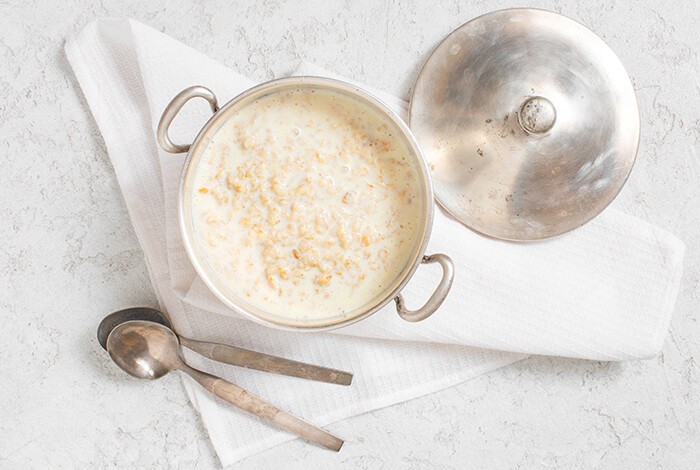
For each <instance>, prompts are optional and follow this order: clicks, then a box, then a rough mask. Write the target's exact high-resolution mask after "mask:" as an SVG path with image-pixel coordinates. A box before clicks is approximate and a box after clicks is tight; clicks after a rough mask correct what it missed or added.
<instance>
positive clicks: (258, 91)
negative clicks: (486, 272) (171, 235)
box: [157, 77, 454, 331]
mask: <svg viewBox="0 0 700 470" xmlns="http://www.w3.org/2000/svg"><path fill="white" fill-rule="evenodd" d="M300 88H303V89H316V90H330V91H332V92H335V93H339V94H341V95H346V96H349V97H351V98H354V99H356V100H359V101H360V102H362V103H364V104H365V105H367V106H368V107H369V108H370V109H373V110H375V111H376V112H377V113H378V114H381V115H384V116H386V117H388V119H389V120H390V121H391V122H392V123H393V124H395V126H396V129H397V131H398V134H399V135H397V137H396V138H397V139H402V140H403V142H404V143H405V144H406V147H407V148H408V149H409V150H410V153H411V155H410V157H411V158H412V159H413V161H414V165H415V168H416V170H417V173H418V175H419V177H418V179H419V180H420V181H416V185H415V187H416V188H420V197H421V198H422V199H423V200H422V203H423V207H424V210H423V214H422V220H421V231H422V241H421V243H419V244H418V246H417V247H416V248H415V249H414V252H413V253H412V255H411V258H410V259H411V262H409V263H407V265H406V267H405V268H404V269H403V271H402V272H401V273H400V274H399V275H398V276H397V278H396V279H395V280H394V282H393V283H392V284H391V285H389V286H388V287H387V289H386V290H385V292H384V293H383V294H382V295H381V296H378V297H377V299H375V301H374V302H372V303H371V304H369V306H368V307H367V308H362V309H361V311H357V312H352V313H351V314H349V315H347V316H344V317H342V318H339V319H338V320H336V321H334V320H324V321H323V322H316V323H313V322H309V321H306V322H301V321H293V320H289V319H283V318H280V317H275V316H273V315H271V314H269V313H267V312H265V311H263V310H261V309H259V308H257V307H255V306H252V305H250V304H248V303H246V302H244V301H243V300H242V299H240V298H239V297H238V296H237V295H236V294H235V293H234V292H232V291H231V290H230V289H229V288H228V287H227V286H226V285H225V283H224V282H223V281H222V280H221V279H220V277H219V276H218V274H217V273H216V272H215V270H214V269H212V268H211V267H210V266H209V264H208V263H207V261H206V258H205V257H204V254H203V253H202V252H201V251H200V248H199V246H198V245H197V243H196V239H195V236H194V226H193V220H192V206H191V201H192V193H193V190H194V187H193V186H194V183H193V178H194V174H195V171H194V170H195V168H196V167H197V165H199V164H200V162H201V161H204V159H203V156H204V155H206V151H205V150H203V149H205V148H206V146H205V145H203V142H205V141H206V139H207V137H208V136H209V135H211V133H212V132H213V131H214V130H216V129H217V128H218V127H219V126H220V125H221V124H222V123H223V122H224V121H225V120H227V119H229V118H230V117H231V116H233V115H235V114H236V112H237V111H238V110H240V109H241V108H243V107H244V106H246V105H247V104H249V103H251V102H253V101H255V100H257V99H258V98H260V97H262V96H265V95H268V94H271V93H276V92H280V91H283V90H289V89H300ZM192 98H204V99H205V100H207V101H208V102H209V104H210V106H211V110H212V112H213V113H214V114H213V116H212V117H211V119H209V121H208V122H207V123H206V124H205V125H204V127H203V128H202V129H201V130H200V132H199V134H198V135H197V137H196V138H195V140H194V142H193V143H192V144H191V145H176V144H174V143H173V142H172V141H171V140H170V138H169V137H168V129H169V127H170V124H171V123H172V121H173V119H174V118H175V116H177V114H178V112H179V111H180V110H181V109H182V107H183V106H184V105H185V103H187V102H188V101H189V100H191V99H192ZM157 134H158V143H159V144H160V146H161V147H162V148H163V150H165V151H166V152H170V153H184V152H187V158H186V159H185V164H184V167H183V170H182V176H181V179H180V189H179V193H178V208H179V222H180V231H181V234H182V239H183V243H184V245H185V248H186V250H187V253H188V255H189V258H190V261H191V262H192V265H193V266H194V268H195V270H196V271H197V273H198V274H199V276H200V277H201V278H202V279H203V280H204V282H205V283H206V284H207V286H208V287H209V289H211V291H212V292H213V293H214V294H215V295H216V296H217V297H218V298H219V299H221V301H223V302H224V303H225V304H226V305H227V306H229V307H230V308H232V309H233V310H234V311H236V312H239V313H241V314H243V315H245V316H247V317H249V318H251V319H252V320H255V321H257V322H259V323H262V324H265V325H268V326H272V327H275V328H280V329H285V330H294V331H322V330H330V329H335V328H340V327H343V326H346V325H349V324H351V323H354V322H356V321H359V320H362V319H364V318H367V317H368V316H370V315H372V314H373V313H375V312H376V311H378V310H379V309H381V308H382V307H384V306H385V305H386V304H387V303H389V302H390V301H391V300H392V299H393V300H394V301H395V302H396V311H397V313H398V314H399V316H400V317H401V318H403V319H404V320H406V321H410V322H416V321H421V320H423V319H425V318H427V317H429V316H430V315H432V314H433V313H434V312H435V311H436V310H437V309H438V308H439V307H440V305H441V304H442V302H443V301H444V300H445V298H446V296H447V294H448V292H449V290H450V287H451V286H452V281H453V279H454V267H453V264H452V260H451V259H450V258H449V257H448V256H447V255H444V254H433V255H427V256H426V255H425V250H426V247H427V244H428V238H429V235H430V231H431V229H432V223H433V210H434V205H433V188H432V184H431V181H430V177H429V174H428V169H427V167H426V164H425V159H424V158H423V154H422V152H421V150H420V147H419V146H418V144H417V142H416V140H415V138H414V137H413V134H412V133H411V131H410V130H409V128H408V126H407V125H406V124H405V123H404V122H403V121H402V120H401V118H399V117H398V116H397V115H396V114H395V113H393V112H392V111H391V110H390V109H389V108H388V107H387V106H386V105H384V104H383V103H382V102H381V101H379V100H378V99H377V98H375V97H374V96H372V95H370V94H368V93H366V92H364V91H362V90H360V89H359V88H357V87H355V86H352V85H350V84H347V83H344V82H341V81H337V80H331V79H327V78H320V77H292V78H283V79H279V80H272V81H269V82H266V83H263V84H261V85H258V86H256V87H253V88H251V89H249V90H247V91H245V92H243V93H241V94H240V95H238V96H237V97H235V98H233V99H232V100H231V101H229V102H228V103H226V104H225V105H224V106H222V107H219V105H218V103H217V100H216V96H215V95H214V93H213V92H212V91H211V90H209V89H208V88H205V87H203V86H193V87H190V88H187V89H185V90H183V91H182V92H180V93H179V94H178V95H177V96H175V98H173V100H172V101H171V102H170V104H168V106H167V107H166V108H165V111H164V112H163V115H162V117H161V119H160V122H159V124H158V133H157ZM422 263H438V264H440V266H441V267H442V278H441V280H440V282H439V284H438V286H437V288H436V289H435V291H434V292H433V294H432V295H431V297H430V298H429V299H428V301H427V302H426V303H425V304H424V305H423V306H422V307H420V308H419V309H417V310H409V309H407V308H406V307H405V305H404V301H403V298H402V296H401V290H402V289H403V288H404V286H405V285H406V284H407V283H408V281H409V280H410V279H411V277H412V276H413V274H414V273H415V271H416V269H418V266H420V265H421V264H422Z"/></svg>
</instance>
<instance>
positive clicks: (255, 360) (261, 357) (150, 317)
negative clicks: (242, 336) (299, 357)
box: [97, 307, 352, 385]
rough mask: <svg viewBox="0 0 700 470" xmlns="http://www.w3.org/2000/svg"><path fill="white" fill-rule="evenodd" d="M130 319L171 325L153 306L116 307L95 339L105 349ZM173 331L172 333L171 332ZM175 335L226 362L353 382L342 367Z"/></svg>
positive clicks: (303, 377) (340, 381)
mask: <svg viewBox="0 0 700 470" xmlns="http://www.w3.org/2000/svg"><path fill="white" fill-rule="evenodd" d="M131 320H146V321H151V322H154V323H159V324H161V325H163V326H165V327H167V328H169V329H171V330H172V326H171V324H170V322H169V321H168V319H167V318H166V317H165V315H163V314H162V313H161V312H160V311H158V310H156V309H153V308H147V307H134V308H127V309H124V310H119V311H117V312H114V313H111V314H109V315H107V316H106V317H105V318H104V319H103V320H102V321H101V322H100V326H99V327H98V328H97V340H98V341H99V342H100V344H101V345H102V347H103V348H104V349H105V350H106V349H107V337H108V336H109V334H110V332H111V331H112V330H113V329H114V328H115V327H117V326H118V325H120V324H122V323H124V322H127V321H131ZM173 333H175V332H174V331H173ZM175 335H176V336H177V337H178V340H179V342H180V344H181V345H182V346H185V347H186V348H188V349H191V350H193V351H195V352H197V353H199V354H201V355H202V356H204V357H208V358H209V359H213V360H215V361H219V362H223V363H226V364H231V365H234V366H239V367H246V368H248V369H256V370H261V371H264V372H272V373H276V374H282V375H288V376H292V377H299V378H302V379H308V380H316V381H319V382H328V383H334V384H339V385H350V383H351V382H352V374H351V373H349V372H345V371H342V370H337V369H330V368H328V367H321V366H316V365H313V364H306V363H304V362H299V361H293V360H291V359H285V358H282V357H277V356H272V355H269V354H264V353H260V352H256V351H250V350H248V349H243V348H238V347H235V346H229V345H226V344H219V343H210V342H206V341H197V340H193V339H189V338H186V337H184V336H181V335H178V334H177V333H175Z"/></svg>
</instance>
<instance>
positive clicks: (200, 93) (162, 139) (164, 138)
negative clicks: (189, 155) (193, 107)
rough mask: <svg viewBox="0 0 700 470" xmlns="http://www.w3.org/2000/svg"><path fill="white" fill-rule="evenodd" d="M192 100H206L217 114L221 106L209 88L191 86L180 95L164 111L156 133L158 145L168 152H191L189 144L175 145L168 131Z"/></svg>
mask: <svg viewBox="0 0 700 470" xmlns="http://www.w3.org/2000/svg"><path fill="white" fill-rule="evenodd" d="M192 98H204V99H205V100H207V101H208V102H209V107H210V108H211V112H212V113H216V112H217V111H218V110H219V104H218V103H217V101H216V96H215V95H214V92H213V91H211V90H210V89H209V88H207V87H203V86H191V87H189V88H185V89H184V90H182V91H181V92H180V93H178V94H177V95H176V96H175V98H173V100H172V101H171V102H170V103H169V104H168V106H167V107H166V108H165V111H163V115H162V116H161V118H160V121H159V122H158V129H157V131H156V137H157V138H158V143H159V144H160V146H161V148H162V149H163V150H165V151H166V152H170V153H185V152H187V151H189V150H190V146H189V144H185V145H178V144H174V143H173V142H172V141H171V140H170V136H169V135H168V130H169V129H170V124H172V122H173V119H175V116H177V113H179V112H180V110H181V109H182V107H183V106H185V104H186V103H187V102H188V101H189V100H191V99H192Z"/></svg>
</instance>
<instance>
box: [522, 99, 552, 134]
mask: <svg viewBox="0 0 700 470" xmlns="http://www.w3.org/2000/svg"><path fill="white" fill-rule="evenodd" d="M556 120H557V110H556V109H554V105H553V104H552V102H551V101H549V100H548V99H547V98H545V97H543V96H533V97H532V98H529V99H528V100H527V101H525V102H524V103H523V105H522V106H521V107H520V111H519V112H518V122H520V126H521V127H522V128H523V129H525V131H526V132H529V133H531V134H542V133H544V132H547V131H548V130H550V129H551V128H552V126H553V125H554V121H556Z"/></svg>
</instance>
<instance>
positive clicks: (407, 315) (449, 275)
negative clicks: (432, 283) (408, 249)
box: [394, 253, 455, 322]
mask: <svg viewBox="0 0 700 470" xmlns="http://www.w3.org/2000/svg"><path fill="white" fill-rule="evenodd" d="M423 263H426V264H427V263H439V264H440V266H441V267H442V279H441V280H440V284H438V286H437V287H436V288H435V292H433V295H431V296H430V298H429V299H428V301H427V302H426V303H425V305H423V306H422V307H420V308H419V309H418V310H408V309H407V308H406V306H405V305H404V303H403V297H402V296H401V294H399V295H397V296H396V297H395V298H394V302H396V312H397V313H398V314H399V316H400V317H401V318H403V319H404V320H406V321H410V322H418V321H421V320H425V319H426V318H428V317H429V316H430V315H432V314H433V313H435V311H436V310H437V309H438V308H440V305H442V303H443V302H444V301H445V299H446V298H447V294H448V293H449V292H450V288H451V287H452V282H453V281H454V277H455V267H454V264H452V259H451V258H450V257H449V256H447V255H443V254H439V253H438V254H434V255H429V256H424V257H423Z"/></svg>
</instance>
